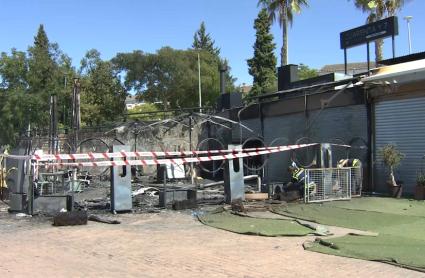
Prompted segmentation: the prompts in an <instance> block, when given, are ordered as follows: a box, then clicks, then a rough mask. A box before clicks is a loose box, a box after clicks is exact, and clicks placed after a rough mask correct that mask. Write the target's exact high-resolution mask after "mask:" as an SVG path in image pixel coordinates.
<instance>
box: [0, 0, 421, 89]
mask: <svg viewBox="0 0 425 278" xmlns="http://www.w3.org/2000/svg"><path fill="white" fill-rule="evenodd" d="M353 1H354V0H310V6H309V8H306V9H304V10H303V12H302V13H301V14H299V15H297V16H296V17H295V18H294V24H293V26H292V28H291V29H290V30H289V39H288V41H289V62H290V63H292V64H300V63H303V64H305V65H308V66H309V67H312V68H316V69H320V68H321V67H323V66H324V65H327V64H339V63H343V62H344V52H343V50H341V49H340V43H339V33H340V32H342V31H345V30H348V29H352V28H354V27H357V26H360V25H363V24H364V23H365V20H366V14H364V13H362V12H361V11H360V10H357V9H355V7H354V4H353ZM406 2H407V3H406V5H405V7H404V8H403V10H401V11H400V12H399V13H398V16H399V36H397V37H396V56H402V55H407V54H408V52H409V48H408V36H407V33H408V32H407V24H406V21H405V20H404V19H403V18H404V17H405V16H407V15H409V16H413V19H412V21H411V34H412V36H411V38H412V48H413V52H422V51H425V36H422V35H421V32H422V31H423V29H424V28H425V17H424V16H423V14H424V12H425V1H424V0H410V1H409V0H406ZM0 11H1V13H0V26H1V27H0V52H10V49H11V48H16V49H18V50H22V51H25V50H27V49H28V46H30V45H32V44H33V41H34V36H35V34H36V32H37V29H38V26H39V25H40V24H44V27H45V30H46V33H47V35H48V37H49V40H50V41H51V42H56V43H58V44H59V46H60V48H61V50H62V51H63V52H65V53H66V54H67V55H69V56H70V57H71V58H72V61H73V65H74V66H76V67H78V66H79V63H80V60H81V58H83V56H84V54H85V53H86V51H87V50H89V49H92V48H95V49H97V50H99V51H100V53H101V54H102V58H103V59H111V58H112V57H114V56H115V55H116V54H117V53H120V52H131V51H133V50H142V51H144V52H155V51H156V50H158V49H160V48H161V47H163V46H170V47H172V48H176V49H187V48H190V47H191V45H192V42H193V35H194V33H195V31H196V30H197V29H198V28H199V25H200V23H201V22H202V21H204V22H205V24H206V28H207V32H209V33H210V34H211V36H212V38H213V39H214V40H215V43H216V46H218V47H220V48H221V56H222V57H223V58H226V59H227V60H228V61H229V64H230V66H231V68H232V71H231V73H232V75H233V76H234V77H236V78H237V81H236V84H237V85H240V84H243V83H246V84H251V83H252V77H251V76H250V75H249V73H248V67H247V63H246V60H247V59H249V58H251V57H252V56H253V47H252V46H253V44H254V41H255V30H254V29H253V23H254V20H255V18H256V17H257V15H258V12H259V8H258V7H257V0H161V1H159V0H0ZM272 33H273V35H274V40H275V43H276V46H277V47H276V57H278V60H280V59H279V57H280V55H279V52H280V47H281V44H282V43H281V41H282V35H281V30H280V28H279V25H278V24H274V25H273V28H272ZM391 53H392V52H391V39H386V40H385V45H384V59H385V58H391ZM371 55H372V56H371V57H372V59H373V58H374V54H373V48H371ZM348 61H349V62H361V61H366V46H358V47H355V48H351V49H349V50H348ZM278 63H280V62H278Z"/></svg>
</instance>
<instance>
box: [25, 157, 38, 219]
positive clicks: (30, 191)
mask: <svg viewBox="0 0 425 278" xmlns="http://www.w3.org/2000/svg"><path fill="white" fill-rule="evenodd" d="M29 162H30V175H29V176H28V187H29V188H28V207H27V212H28V214H29V215H33V214H34V186H35V184H36V182H37V174H36V172H37V171H36V167H38V165H36V163H37V162H36V161H35V160H29Z"/></svg>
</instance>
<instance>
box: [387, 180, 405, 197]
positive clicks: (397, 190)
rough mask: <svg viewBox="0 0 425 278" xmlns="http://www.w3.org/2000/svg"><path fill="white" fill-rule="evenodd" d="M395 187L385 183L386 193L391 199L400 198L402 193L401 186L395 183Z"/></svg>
mask: <svg viewBox="0 0 425 278" xmlns="http://www.w3.org/2000/svg"><path fill="white" fill-rule="evenodd" d="M397 184H398V185H397V186H394V185H393V184H392V183H391V182H387V186H388V191H389V193H390V195H391V197H394V198H400V197H401V194H402V193H403V185H402V184H400V183H398V182H397Z"/></svg>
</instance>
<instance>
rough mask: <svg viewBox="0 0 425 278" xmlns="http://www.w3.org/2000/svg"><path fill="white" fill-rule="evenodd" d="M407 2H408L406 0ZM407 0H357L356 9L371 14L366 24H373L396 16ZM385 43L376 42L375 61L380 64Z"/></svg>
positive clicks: (380, 40) (381, 41)
mask: <svg viewBox="0 0 425 278" xmlns="http://www.w3.org/2000/svg"><path fill="white" fill-rule="evenodd" d="M406 1H407V0H406ZM404 3H405V0H355V2H354V4H355V6H356V8H358V9H361V10H362V11H363V12H366V13H369V15H368V17H367V20H366V22H367V23H372V22H375V21H378V20H380V19H383V18H384V17H389V16H393V15H396V14H397V12H398V11H399V10H401V8H402V7H403V6H404ZM383 46H384V41H383V40H382V39H379V40H376V41H375V61H376V63H378V62H379V61H381V60H382V58H383V56H382V48H383Z"/></svg>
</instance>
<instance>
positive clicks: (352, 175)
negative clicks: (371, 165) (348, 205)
mask: <svg viewBox="0 0 425 278" xmlns="http://www.w3.org/2000/svg"><path fill="white" fill-rule="evenodd" d="M358 169H360V168H354V167H346V168H316V169H306V170H305V180H304V202H305V203H315V202H316V203H317V202H326V201H335V200H349V199H351V196H352V184H353V182H354V183H355V184H356V185H357V184H358V179H357V178H356V177H357V174H358V173H360V174H361V169H360V171H358ZM360 181H361V178H360ZM360 185H361V182H360ZM360 190H361V188H360Z"/></svg>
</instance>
